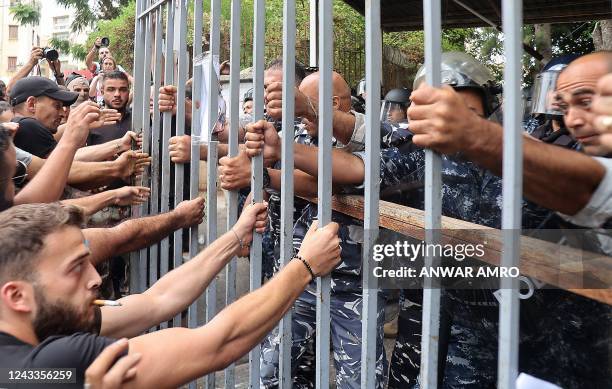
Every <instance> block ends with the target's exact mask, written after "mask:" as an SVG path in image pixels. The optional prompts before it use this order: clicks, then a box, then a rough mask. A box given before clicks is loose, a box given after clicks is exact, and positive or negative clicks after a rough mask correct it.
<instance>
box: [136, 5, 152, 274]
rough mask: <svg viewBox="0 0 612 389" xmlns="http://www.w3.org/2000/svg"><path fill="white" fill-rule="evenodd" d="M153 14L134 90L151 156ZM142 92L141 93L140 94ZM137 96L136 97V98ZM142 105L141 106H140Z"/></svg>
mask: <svg viewBox="0 0 612 389" xmlns="http://www.w3.org/2000/svg"><path fill="white" fill-rule="evenodd" d="M153 16H154V15H153V14H151V13H148V14H147V16H146V20H145V24H144V31H143V33H144V34H143V35H144V50H143V51H141V53H140V54H141V56H142V57H143V58H142V59H141V61H143V62H144V63H143V67H142V69H141V70H140V71H139V73H140V74H139V76H140V77H139V78H141V79H142V81H141V82H140V85H139V87H140V89H134V90H135V91H136V93H134V95H136V94H140V96H139V98H138V101H137V102H136V101H135V102H134V110H133V111H137V110H139V111H140V112H139V121H140V128H141V133H142V149H143V151H144V152H145V153H148V154H149V155H151V144H152V142H151V121H150V114H149V96H150V93H151V57H152V51H153V39H154V36H153V29H152V24H153ZM138 91H140V93H139V92H138ZM135 97H136V96H134V98H135ZM138 104H140V105H138ZM148 177H149V175H148V173H147V171H146V170H145V172H144V173H143V175H142V184H143V185H146V184H148V181H149V178H148ZM148 213H149V211H148V209H147V204H144V205H143V206H142V208H141V215H142V214H148ZM148 262H149V248H148V247H145V248H143V249H141V250H140V266H141V267H142V268H143V269H146V268H147V263H148ZM152 270H153V269H149V285H153V283H155V281H157V269H155V272H153V271H152Z"/></svg>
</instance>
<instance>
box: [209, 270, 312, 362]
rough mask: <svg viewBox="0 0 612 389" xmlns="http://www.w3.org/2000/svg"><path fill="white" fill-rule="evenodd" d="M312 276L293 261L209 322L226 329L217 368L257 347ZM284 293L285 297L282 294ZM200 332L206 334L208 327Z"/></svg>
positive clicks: (221, 340)
mask: <svg viewBox="0 0 612 389" xmlns="http://www.w3.org/2000/svg"><path fill="white" fill-rule="evenodd" d="M310 279H311V278H310V274H309V273H308V271H307V270H306V267H305V266H304V265H303V264H302V263H300V262H299V261H297V260H296V261H290V262H289V263H288V264H287V265H286V266H285V267H284V268H283V269H282V270H281V271H280V272H279V273H278V274H277V275H276V276H274V277H273V278H272V279H271V280H270V281H268V282H267V283H266V284H265V285H264V286H262V287H261V288H259V289H257V290H256V291H254V292H252V293H250V294H248V295H246V296H244V297H242V298H241V299H239V300H238V301H236V302H235V303H233V304H232V305H230V306H229V307H227V308H226V309H224V310H223V311H221V312H220V313H219V314H218V315H217V316H215V318H214V319H213V320H212V321H211V322H210V324H209V325H208V326H210V327H224V328H225V333H224V334H223V335H224V336H223V337H222V339H220V350H219V352H218V357H217V359H218V360H217V361H214V362H217V364H215V363H213V365H214V368H215V369H220V368H223V367H225V366H227V365H228V364H230V363H231V362H232V361H235V360H237V359H238V358H240V357H241V356H243V355H244V354H246V353H247V352H248V351H249V350H251V349H252V348H253V346H255V345H256V344H258V343H259V342H260V341H261V340H262V339H263V337H264V336H266V334H268V333H269V332H270V331H271V330H272V329H273V328H274V327H275V326H276V324H277V323H278V321H279V320H280V319H281V318H282V317H283V315H284V314H285V313H286V312H287V311H288V310H289V309H290V308H291V306H292V305H293V303H294V302H295V300H296V299H297V298H298V297H299V296H300V294H302V292H303V291H304V289H305V288H306V286H307V285H308V283H309V282H310ZM279 291H282V293H279ZM208 326H205V327H204V328H202V329H201V331H203V332H204V331H206V327H208Z"/></svg>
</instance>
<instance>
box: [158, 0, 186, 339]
mask: <svg viewBox="0 0 612 389" xmlns="http://www.w3.org/2000/svg"><path fill="white" fill-rule="evenodd" d="M165 44H166V47H165V51H164V61H165V62H164V85H172V84H173V82H174V50H173V44H174V1H173V0H169V1H168V3H167V5H166V39H165ZM162 125H163V134H162V139H161V144H162V155H161V158H162V165H161V206H160V209H161V212H162V213H165V212H168V211H169V210H170V151H169V150H168V142H169V141H170V136H171V134H172V112H164V114H163V115H162ZM159 250H160V265H159V273H160V276H163V275H164V274H166V273H167V272H168V267H169V258H170V237H166V238H164V239H162V241H161V245H160V249H159ZM182 262H183V261H182V258H180V257H179V258H176V257H174V258H173V263H174V267H177V266H179V265H180V264H181V263H182ZM180 325H181V315H180V314H179V315H177V316H176V317H175V318H174V326H175V327H178V326H180Z"/></svg>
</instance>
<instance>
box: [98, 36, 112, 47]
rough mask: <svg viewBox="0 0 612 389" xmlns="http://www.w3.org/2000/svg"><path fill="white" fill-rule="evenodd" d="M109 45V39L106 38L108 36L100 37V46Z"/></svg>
mask: <svg viewBox="0 0 612 389" xmlns="http://www.w3.org/2000/svg"><path fill="white" fill-rule="evenodd" d="M109 45H110V39H108V37H104V38H102V39H100V46H101V47H108V46H109Z"/></svg>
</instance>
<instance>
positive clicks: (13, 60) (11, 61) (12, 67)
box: [8, 57, 17, 72]
mask: <svg viewBox="0 0 612 389" xmlns="http://www.w3.org/2000/svg"><path fill="white" fill-rule="evenodd" d="M16 70H17V57H8V71H9V72H14V71H16Z"/></svg>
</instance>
